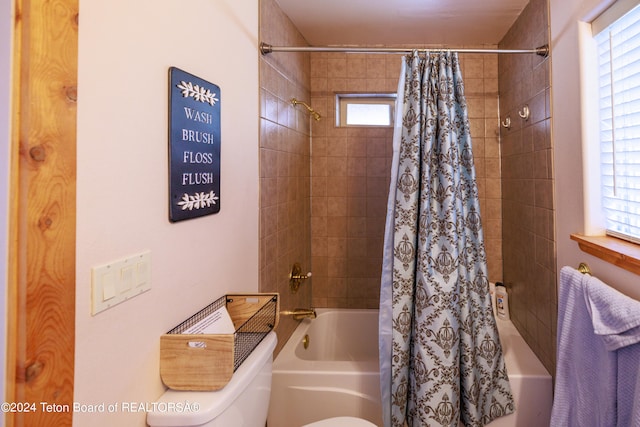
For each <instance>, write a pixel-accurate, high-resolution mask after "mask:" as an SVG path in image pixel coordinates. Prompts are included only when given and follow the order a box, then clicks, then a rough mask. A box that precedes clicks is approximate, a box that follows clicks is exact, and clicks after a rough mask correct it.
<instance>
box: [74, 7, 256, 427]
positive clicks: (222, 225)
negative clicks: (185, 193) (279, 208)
mask: <svg viewBox="0 0 640 427" xmlns="http://www.w3.org/2000/svg"><path fill="white" fill-rule="evenodd" d="M257 45H258V0H190V1H188V2H183V1H167V0H165V1H153V0H141V1H135V2H131V1H128V0H110V1H107V0H99V1H97V0H80V39H79V78H78V80H79V85H78V96H79V100H78V162H77V165H78V169H77V172H78V177H77V191H78V192H77V272H76V273H77V295H76V298H77V300H76V356H75V357H76V368H75V400H76V401H77V402H79V403H81V404H86V405H88V404H100V403H106V404H110V403H119V402H124V401H126V402H140V403H145V402H153V401H154V400H156V399H157V398H158V397H159V396H160V395H161V394H162V392H163V391H164V388H163V385H162V384H161V380H160V376H159V368H158V366H159V338H160V335H161V334H162V333H164V332H166V331H167V330H168V329H170V328H171V327H173V326H175V325H176V324H177V323H179V322H181V321H182V320H184V319H186V318H187V317H189V316H190V315H191V314H193V313H195V312H197V311H198V310H199V309H200V308H202V307H203V306H204V305H206V304H207V303H209V302H211V301H213V300H214V299H216V298H217V297H219V296H222V295H224V294H225V293H228V292H237V291H249V292H257V290H258V117H259V111H258V107H259V98H258V94H259V91H258V49H257ZM170 66H176V67H178V68H181V69H183V70H185V71H187V72H189V73H192V74H195V75H196V76H198V77H201V78H203V79H205V80H207V81H209V82H211V83H214V84H217V85H218V86H220V88H221V111H222V124H221V128H222V150H221V151H222V154H221V158H222V162H221V175H222V176H221V185H222V188H221V192H220V193H221V211H220V213H219V214H216V215H210V216H207V217H202V218H198V219H191V220H187V221H182V222H178V223H174V224H171V223H170V222H169V221H168V207H167V205H168V166H167V162H168V156H167V149H168V148H167V114H168V113H167V110H168V100H167V94H168V68H169V67H170ZM145 250H150V251H151V258H152V289H151V291H149V292H147V293H145V294H142V295H140V296H137V297H135V298H133V299H131V300H129V301H127V302H124V303H123V304H121V305H119V306H116V307H113V308H111V309H108V310H107V311H105V312H102V313H100V314H98V315H96V316H95V317H93V316H91V304H90V300H91V281H90V277H91V267H92V266H94V265H100V264H104V263H107V262H109V261H112V260H115V259H118V258H121V257H125V256H128V255H132V254H135V253H138V252H141V251H145ZM144 420H145V414H137V413H123V412H118V413H114V414H82V413H76V414H74V425H79V426H83V425H91V426H105V427H107V426H115V425H123V426H124V425H126V426H142V425H145V424H144V423H145V421H144Z"/></svg>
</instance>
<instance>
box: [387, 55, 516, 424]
mask: <svg viewBox="0 0 640 427" xmlns="http://www.w3.org/2000/svg"><path fill="white" fill-rule="evenodd" d="M396 111H397V114H396V129H395V132H394V142H393V144H394V155H393V163H392V172H391V173H392V175H391V185H390V191H389V201H388V208H387V223H386V230H385V245H384V246H385V248H384V258H383V270H382V283H381V295H380V368H381V369H380V371H381V392H382V405H383V419H384V423H385V427H390V426H393V427H402V426H404V425H405V423H406V425H408V426H409V427H413V426H416V427H417V426H420V427H423V426H452V427H457V426H458V422H459V421H462V423H463V424H464V425H465V426H483V425H485V424H487V423H489V422H490V421H491V420H493V419H495V418H497V417H500V416H502V415H506V414H509V413H511V412H513V411H514V409H515V408H514V403H513V397H512V395H511V390H510V387H509V380H508V377H507V372H506V368H505V364H504V359H503V356H502V350H501V347H500V340H499V337H498V331H497V328H496V321H495V318H494V316H493V311H492V307H491V300H490V297H489V281H488V277H487V263H486V253H485V248H484V243H483V236H482V225H481V222H480V209H479V201H478V188H477V185H476V181H475V169H474V165H473V154H472V151H471V136H470V133H469V132H470V131H469V120H468V116H467V106H466V101H465V97H464V88H463V83H462V76H461V73H460V66H459V63H458V56H457V53H453V52H448V51H447V52H438V53H427V54H425V55H421V54H418V53H417V52H414V53H413V55H409V56H407V57H406V58H405V60H404V61H403V66H402V73H401V78H400V84H399V86H398V108H397V109H396Z"/></svg>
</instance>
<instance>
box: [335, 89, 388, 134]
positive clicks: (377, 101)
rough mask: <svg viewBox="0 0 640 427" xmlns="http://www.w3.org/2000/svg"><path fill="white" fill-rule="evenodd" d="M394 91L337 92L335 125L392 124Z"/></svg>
mask: <svg viewBox="0 0 640 427" xmlns="http://www.w3.org/2000/svg"><path fill="white" fill-rule="evenodd" d="M395 109H396V94H395V93H375V94H351V93H349V94H346V93H343V94H337V95H336V126H340V127H344V126H393V117H394V113H395Z"/></svg>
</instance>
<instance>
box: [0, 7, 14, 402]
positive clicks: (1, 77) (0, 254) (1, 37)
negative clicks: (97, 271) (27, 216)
mask: <svg viewBox="0 0 640 427" xmlns="http://www.w3.org/2000/svg"><path fill="white" fill-rule="evenodd" d="M12 3H13V2H11V1H9V0H2V1H0V18H1V19H0V384H2V386H0V402H4V400H5V399H4V393H5V387H4V384H5V369H6V359H5V356H6V348H7V342H6V339H7V338H6V328H7V311H6V308H7V298H6V297H7V261H8V260H7V256H8V254H7V245H8V240H7V237H8V236H7V234H8V230H9V224H8V222H7V221H8V218H7V214H8V213H9V210H8V207H9V153H10V151H9V147H10V143H9V141H10V139H11V133H10V132H11V129H10V128H9V124H10V122H11V115H10V112H9V110H10V105H11V64H12V56H11V55H12V53H11V51H12V49H11V45H12V43H13V32H12V27H11V24H12V20H11V17H12V16H13V13H12V12H13V8H12Z"/></svg>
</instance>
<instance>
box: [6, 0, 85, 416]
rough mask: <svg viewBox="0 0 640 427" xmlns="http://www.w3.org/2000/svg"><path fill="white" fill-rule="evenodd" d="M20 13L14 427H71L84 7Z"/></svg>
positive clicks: (64, 2)
mask: <svg viewBox="0 0 640 427" xmlns="http://www.w3.org/2000/svg"><path fill="white" fill-rule="evenodd" d="M14 8H15V10H14V28H13V31H14V47H13V70H12V82H11V87H12V101H11V102H12V105H11V159H10V178H9V179H10V187H9V194H10V196H9V199H10V200H9V259H8V290H7V310H8V314H7V325H8V328H7V329H8V330H7V352H6V353H7V375H6V376H7V384H6V390H5V394H6V399H5V400H6V401H7V402H15V403H16V404H18V403H20V404H24V403H26V404H28V409H30V412H27V413H24V412H8V413H6V414H5V425H6V426H8V427H12V426H36V425H37V426H70V425H71V424H72V420H73V384H74V356H75V355H74V353H75V287H76V279H75V265H76V261H75V245H76V231H75V230H76V111H77V108H76V105H77V102H76V101H77V89H76V88H77V64H78V8H79V0H48V1H47V0H14ZM41 402H45V403H46V404H48V405H51V406H45V405H43V404H42V403H41ZM20 408H22V407H20Z"/></svg>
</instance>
